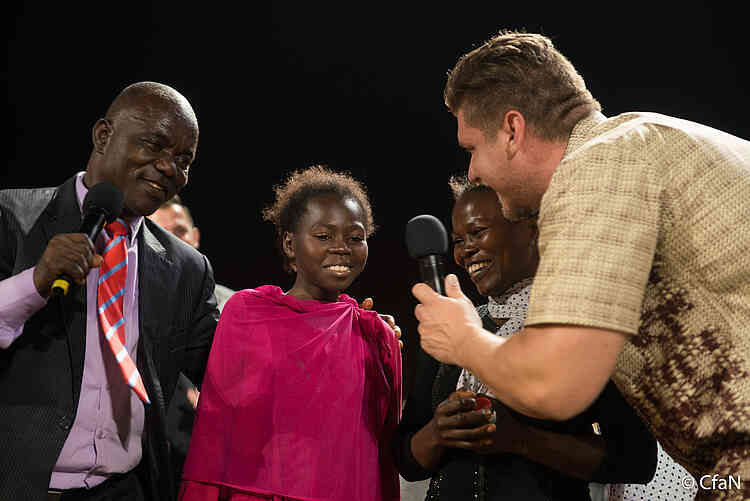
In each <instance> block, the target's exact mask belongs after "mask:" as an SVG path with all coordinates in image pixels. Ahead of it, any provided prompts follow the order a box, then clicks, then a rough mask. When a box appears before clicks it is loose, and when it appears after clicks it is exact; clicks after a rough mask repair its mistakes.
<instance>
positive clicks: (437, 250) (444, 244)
mask: <svg viewBox="0 0 750 501" xmlns="http://www.w3.org/2000/svg"><path fill="white" fill-rule="evenodd" d="M406 247H407V249H408V250H409V255H410V256H411V257H412V258H414V259H418V258H420V257H424V256H429V255H435V254H447V253H448V233H446V231H445V226H443V223H441V222H440V220H439V219H438V218H436V217H435V216H431V215H429V214H423V215H421V216H416V217H414V218H412V219H411V220H410V221H409V222H408V223H406Z"/></svg>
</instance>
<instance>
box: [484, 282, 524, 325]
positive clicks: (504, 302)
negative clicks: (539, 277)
mask: <svg viewBox="0 0 750 501" xmlns="http://www.w3.org/2000/svg"><path fill="white" fill-rule="evenodd" d="M533 281H534V279H533V278H527V279H524V280H521V281H520V282H516V283H515V284H513V285H512V286H511V288H510V289H508V290H507V291H505V293H504V294H503V295H502V296H498V297H492V296H490V301H489V303H487V311H488V312H489V314H490V316H491V317H492V318H493V319H494V320H505V319H507V318H522V319H525V318H526V310H527V309H528V307H529V293H530V290H531V283H532V282H533ZM527 289H528V290H527Z"/></svg>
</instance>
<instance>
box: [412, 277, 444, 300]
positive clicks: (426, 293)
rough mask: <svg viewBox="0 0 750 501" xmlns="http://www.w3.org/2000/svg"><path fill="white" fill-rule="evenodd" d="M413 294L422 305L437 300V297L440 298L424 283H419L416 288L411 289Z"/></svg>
mask: <svg viewBox="0 0 750 501" xmlns="http://www.w3.org/2000/svg"><path fill="white" fill-rule="evenodd" d="M411 293H412V294H413V295H414V297H415V298H417V301H419V302H420V303H426V302H428V301H430V300H431V299H435V298H436V297H439V295H438V294H437V292H435V291H434V290H432V289H431V288H430V286H429V285H427V284H424V283H421V282H420V283H418V284H415V285H414V287H412V288H411Z"/></svg>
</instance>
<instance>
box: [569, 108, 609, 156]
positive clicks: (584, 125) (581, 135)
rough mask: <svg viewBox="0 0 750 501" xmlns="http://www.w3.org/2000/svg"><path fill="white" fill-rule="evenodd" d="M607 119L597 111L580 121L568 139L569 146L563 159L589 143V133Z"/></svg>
mask: <svg viewBox="0 0 750 501" xmlns="http://www.w3.org/2000/svg"><path fill="white" fill-rule="evenodd" d="M606 119H607V117H605V116H604V115H603V114H602V113H601V112H599V111H595V112H593V113H591V114H590V115H587V116H585V117H584V118H582V119H581V120H579V121H578V123H577V124H575V127H573V131H572V132H571V133H570V138H568V146H567V147H566V148H565V153H564V154H563V159H564V158H565V157H567V156H568V155H570V154H571V153H573V152H574V151H576V150H577V149H578V148H580V147H581V146H582V145H583V143H585V142H586V141H588V140H589V139H590V138H589V132H590V131H591V129H593V128H594V127H595V126H596V125H598V124H600V123H602V122H603V121H605V120H606Z"/></svg>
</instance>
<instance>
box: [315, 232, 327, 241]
mask: <svg viewBox="0 0 750 501" xmlns="http://www.w3.org/2000/svg"><path fill="white" fill-rule="evenodd" d="M315 238H317V239H320V240H328V235H327V234H325V233H319V234H317V235H315Z"/></svg>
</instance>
